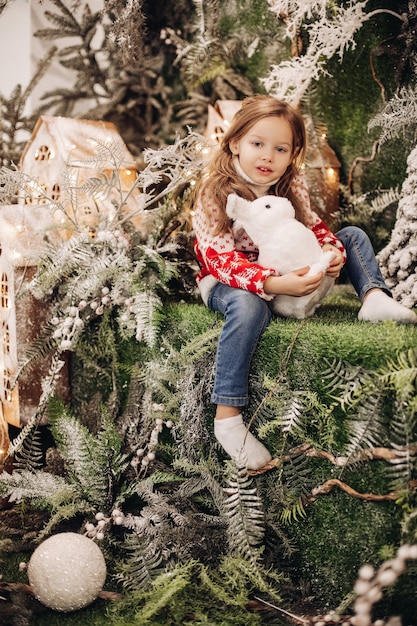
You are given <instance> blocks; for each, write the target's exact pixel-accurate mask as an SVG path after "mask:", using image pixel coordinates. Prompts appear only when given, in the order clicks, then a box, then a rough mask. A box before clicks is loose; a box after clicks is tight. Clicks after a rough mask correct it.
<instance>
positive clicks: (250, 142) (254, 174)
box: [229, 116, 293, 185]
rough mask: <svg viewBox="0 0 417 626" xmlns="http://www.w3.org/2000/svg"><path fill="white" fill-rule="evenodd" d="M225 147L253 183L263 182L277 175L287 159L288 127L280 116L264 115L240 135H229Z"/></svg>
mask: <svg viewBox="0 0 417 626" xmlns="http://www.w3.org/2000/svg"><path fill="white" fill-rule="evenodd" d="M229 148H230V150H231V152H232V154H234V155H235V156H237V157H238V159H239V164H240V167H241V168H242V170H243V171H244V172H245V174H246V175H247V176H249V178H251V179H252V180H253V181H254V182H255V183H259V184H265V185H266V184H268V183H272V182H273V181H275V180H277V178H280V177H281V176H282V175H283V174H284V172H285V170H286V169H287V167H288V165H289V164H290V163H291V160H292V154H293V134H292V130H291V127H290V125H289V124H288V122H287V121H286V120H285V119H284V118H282V117H279V116H274V117H265V118H264V119H262V120H259V122H256V123H255V124H254V125H253V126H251V128H250V129H249V130H248V132H247V133H246V134H245V135H243V137H242V138H241V139H231V140H230V142H229Z"/></svg>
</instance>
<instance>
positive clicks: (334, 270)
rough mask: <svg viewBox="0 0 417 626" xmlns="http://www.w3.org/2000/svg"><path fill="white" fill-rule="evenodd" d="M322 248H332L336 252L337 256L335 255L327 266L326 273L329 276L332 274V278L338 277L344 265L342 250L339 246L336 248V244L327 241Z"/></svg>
mask: <svg viewBox="0 0 417 626" xmlns="http://www.w3.org/2000/svg"><path fill="white" fill-rule="evenodd" d="M322 250H324V251H326V250H331V251H332V252H334V253H335V256H334V257H333V259H332V260H331V262H330V265H329V267H328V268H327V271H326V274H327V276H331V277H332V278H338V277H339V274H340V272H341V270H342V267H343V254H342V253H341V252H340V250H339V248H336V246H332V244H330V243H325V244H324V246H323V248H322Z"/></svg>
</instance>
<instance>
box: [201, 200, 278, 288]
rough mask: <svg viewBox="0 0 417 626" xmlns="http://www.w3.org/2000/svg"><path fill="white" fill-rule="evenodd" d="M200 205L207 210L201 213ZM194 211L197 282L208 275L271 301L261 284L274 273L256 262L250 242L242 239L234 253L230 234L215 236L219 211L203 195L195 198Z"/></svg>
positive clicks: (234, 247)
mask: <svg viewBox="0 0 417 626" xmlns="http://www.w3.org/2000/svg"><path fill="white" fill-rule="evenodd" d="M203 203H204V206H205V209H206V210H204V209H203ZM194 209H195V213H194V216H193V228H194V232H195V234H196V243H195V251H196V254H197V260H198V262H199V264H200V268H201V271H200V274H199V276H197V280H198V281H200V280H201V279H202V278H205V277H206V276H208V275H211V276H213V277H214V278H215V279H216V280H218V281H220V282H222V283H225V284H226V285H230V286H231V287H237V288H240V289H246V290H248V291H252V292H253V293H256V294H257V295H258V296H260V297H261V298H264V299H265V300H271V299H272V298H273V295H272V294H269V293H266V291H265V290H264V283H265V281H266V279H267V278H268V276H272V275H274V274H276V271H275V270H274V269H272V268H265V267H262V266H261V265H259V264H258V263H256V262H255V261H256V258H257V254H258V250H257V248H256V247H255V246H254V244H253V242H252V241H251V240H250V238H249V237H247V236H246V238H245V237H243V239H242V241H240V242H239V249H237V247H236V241H235V238H234V235H233V232H232V230H230V231H227V232H226V233H224V234H221V235H215V234H214V233H215V231H216V227H217V224H218V216H219V215H220V209H219V207H218V206H216V204H215V203H214V201H213V200H212V199H211V198H210V197H208V195H207V194H205V193H204V191H203V192H202V194H201V196H199V197H198V198H197V201H196V204H195V207H194ZM207 209H208V211H207Z"/></svg>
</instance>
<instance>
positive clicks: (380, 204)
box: [370, 188, 401, 213]
mask: <svg viewBox="0 0 417 626" xmlns="http://www.w3.org/2000/svg"><path fill="white" fill-rule="evenodd" d="M400 196H401V192H400V190H399V189H398V188H396V189H388V190H387V191H381V192H380V193H378V195H377V196H376V197H375V198H373V199H372V200H371V205H370V209H371V211H372V212H373V213H383V211H385V209H387V208H388V207H389V206H391V205H393V204H397V203H398V200H399V199H400Z"/></svg>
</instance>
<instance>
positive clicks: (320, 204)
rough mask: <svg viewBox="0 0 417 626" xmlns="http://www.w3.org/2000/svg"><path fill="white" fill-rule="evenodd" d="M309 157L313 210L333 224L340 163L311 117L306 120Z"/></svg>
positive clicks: (307, 162)
mask: <svg viewBox="0 0 417 626" xmlns="http://www.w3.org/2000/svg"><path fill="white" fill-rule="evenodd" d="M304 119H305V123H306V130H307V141H308V148H307V157H306V167H305V175H306V179H307V183H308V186H309V189H310V196H311V205H312V209H313V210H314V211H316V213H318V214H319V215H320V217H322V218H323V219H324V221H325V222H326V223H331V221H332V216H333V215H334V214H335V213H336V212H337V211H338V210H339V185H340V167H341V164H340V161H339V159H338V158H337V156H336V153H335V152H334V150H333V149H332V148H331V147H330V146H329V144H328V142H327V133H326V130H325V129H324V128H319V129H317V128H316V127H315V126H314V122H313V120H312V119H311V118H310V117H305V118H304Z"/></svg>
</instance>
